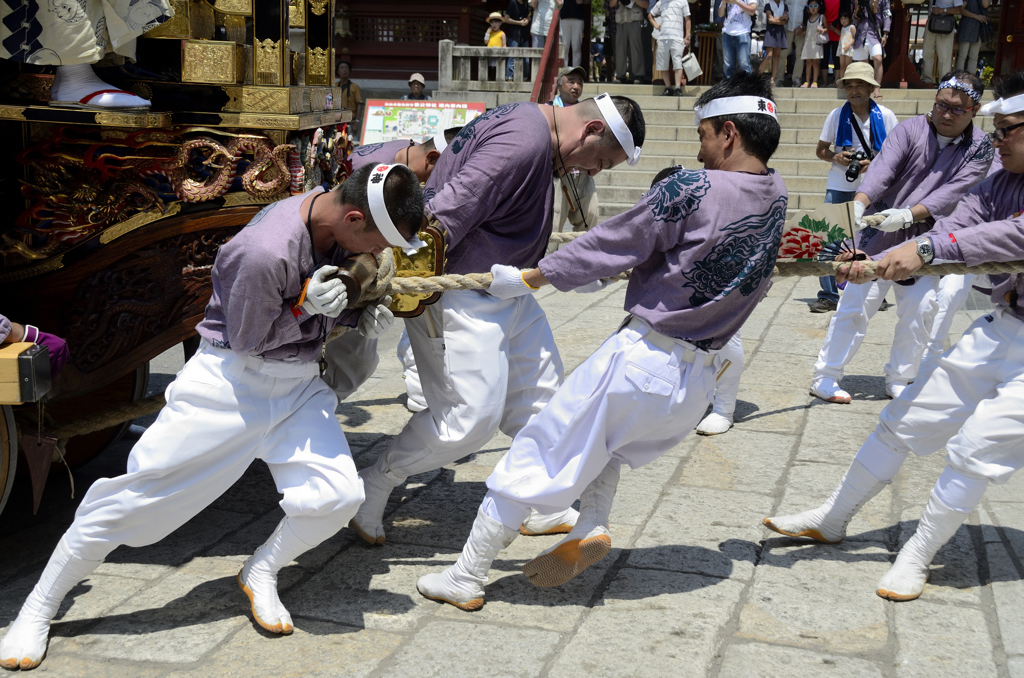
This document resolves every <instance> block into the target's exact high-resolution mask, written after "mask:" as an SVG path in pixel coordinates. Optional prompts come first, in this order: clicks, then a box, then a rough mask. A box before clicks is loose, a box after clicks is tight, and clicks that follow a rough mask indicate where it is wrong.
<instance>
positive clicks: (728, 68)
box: [722, 33, 750, 78]
mask: <svg viewBox="0 0 1024 678" xmlns="http://www.w3.org/2000/svg"><path fill="white" fill-rule="evenodd" d="M722 57H723V60H724V61H725V77H727V78H731V77H732V76H734V75H736V71H737V70H741V71H744V72H745V73H749V72H750V33H744V34H743V35H729V34H727V33H722Z"/></svg>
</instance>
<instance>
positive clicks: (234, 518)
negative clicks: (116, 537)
mask: <svg viewBox="0 0 1024 678" xmlns="http://www.w3.org/2000/svg"><path fill="white" fill-rule="evenodd" d="M254 517H255V516H252V515H249V514H245V513H236V512H234V511H222V510H220V509H215V508H207V509H205V510H204V511H202V512H201V513H200V514H199V515H197V516H196V517H195V518H193V519H192V520H190V521H188V522H187V523H185V524H184V525H182V526H181V527H179V528H178V529H177V530H175V531H174V532H172V533H171V534H169V535H168V536H166V537H164V538H163V539H161V540H160V541H158V542H157V543H155V544H150V545H149V546H144V547H141V548H131V547H130V546H121V547H118V548H117V549H115V550H114V552H113V553H111V554H110V555H109V556H107V559H106V562H107V563H108V564H111V565H113V564H120V563H134V564H142V565H180V564H182V563H184V562H187V561H188V560H189V559H190V558H192V557H193V556H195V555H196V554H199V553H202V552H203V551H204V550H206V549H207V548H209V547H210V546H212V545H213V544H215V543H217V542H218V541H220V540H221V539H222V538H224V537H225V536H226V535H228V534H231V533H233V532H234V531H236V530H238V529H239V528H240V527H242V526H243V525H245V524H247V523H249V522H250V521H252V520H253V518H254Z"/></svg>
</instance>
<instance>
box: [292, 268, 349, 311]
mask: <svg viewBox="0 0 1024 678" xmlns="http://www.w3.org/2000/svg"><path fill="white" fill-rule="evenodd" d="M337 272H338V267H337V266H330V265H328V266H321V267H320V268H318V269H316V270H315V271H313V275H312V276H310V278H309V286H308V287H307V288H306V300H305V301H304V302H302V308H303V310H305V311H306V313H309V314H310V315H316V314H317V313H321V314H323V315H325V316H327V317H328V318H337V317H338V316H339V315H341V312H342V311H344V310H345V307H346V306H348V292H346V291H345V283H343V282H342V281H341V279H340V278H332V279H331V280H326V278H327V277H328V276H331V275H334V274H335V273H337Z"/></svg>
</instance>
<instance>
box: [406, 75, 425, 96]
mask: <svg viewBox="0 0 1024 678" xmlns="http://www.w3.org/2000/svg"><path fill="white" fill-rule="evenodd" d="M426 86H427V81H426V80H424V79H423V74H422V73H413V74H412V75H410V76H409V93H408V94H403V95H402V101H430V96H429V95H427V93H426V92H424V91H423V89H424V88H425V87H426Z"/></svg>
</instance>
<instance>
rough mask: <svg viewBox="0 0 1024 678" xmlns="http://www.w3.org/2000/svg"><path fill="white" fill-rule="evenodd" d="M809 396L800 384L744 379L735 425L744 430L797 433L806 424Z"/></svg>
mask: <svg viewBox="0 0 1024 678" xmlns="http://www.w3.org/2000/svg"><path fill="white" fill-rule="evenodd" d="M810 398H811V396H809V395H808V394H807V393H806V392H805V391H804V390H803V389H799V388H777V387H772V386H760V385H755V384H750V383H742V382H741V383H740V389H739V394H738V397H737V402H736V428H737V429H740V430H744V431H765V432H769V433H787V434H793V433H796V432H798V431H799V430H800V428H801V426H802V424H803V421H804V417H805V416H806V414H807V405H808V403H809V401H810Z"/></svg>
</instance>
